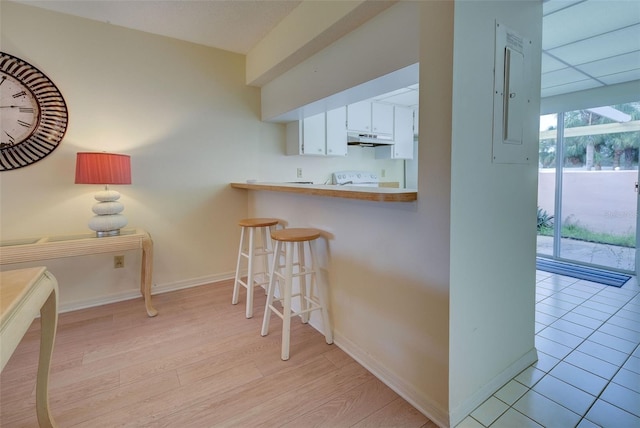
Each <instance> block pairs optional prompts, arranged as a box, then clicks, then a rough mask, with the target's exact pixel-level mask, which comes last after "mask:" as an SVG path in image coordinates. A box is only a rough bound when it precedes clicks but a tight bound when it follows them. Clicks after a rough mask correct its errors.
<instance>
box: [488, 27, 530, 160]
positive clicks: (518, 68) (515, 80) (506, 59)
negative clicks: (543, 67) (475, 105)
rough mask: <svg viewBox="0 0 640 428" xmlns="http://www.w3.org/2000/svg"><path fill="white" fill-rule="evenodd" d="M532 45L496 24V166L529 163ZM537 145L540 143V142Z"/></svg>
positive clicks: (494, 123)
mask: <svg viewBox="0 0 640 428" xmlns="http://www.w3.org/2000/svg"><path fill="white" fill-rule="evenodd" d="M530 45H531V41H529V40H526V39H525V38H523V37H521V36H520V35H519V34H517V33H515V32H514V31H512V30H510V29H508V28H507V27H505V26H504V25H501V24H500V23H496V37H495V65H494V81H493V97H494V101H493V150H492V156H493V162H494V163H522V164H527V163H529V161H530V159H529V157H530V156H529V153H530V148H529V147H527V144H533V142H532V141H530V142H527V141H526V140H525V139H524V135H525V123H526V122H525V121H526V116H527V109H528V105H529V103H530V102H531V100H530V91H531V77H532V76H531V73H530V70H531V55H530V54H529V49H530ZM536 143H537V142H536Z"/></svg>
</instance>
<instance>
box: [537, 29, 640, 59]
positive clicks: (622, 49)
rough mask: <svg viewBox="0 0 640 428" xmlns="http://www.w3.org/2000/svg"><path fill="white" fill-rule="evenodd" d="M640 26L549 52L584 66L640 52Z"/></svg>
mask: <svg viewBox="0 0 640 428" xmlns="http://www.w3.org/2000/svg"><path fill="white" fill-rule="evenodd" d="M639 35H640V24H636V25H632V26H630V27H626V28H623V29H620V30H617V31H613V32H611V33H607V34H604V35H602V36H598V37H594V38H591V39H587V40H583V41H581V42H576V43H572V44H570V45H566V46H563V47H560V48H556V49H550V50H549V51H548V52H549V53H551V54H552V55H554V56H556V57H558V58H560V59H562V60H563V61H566V62H568V63H570V64H584V63H586V62H592V61H597V60H599V59H601V58H607V57H610V56H614V55H621V54H625V53H629V52H633V51H637V50H640V37H639Z"/></svg>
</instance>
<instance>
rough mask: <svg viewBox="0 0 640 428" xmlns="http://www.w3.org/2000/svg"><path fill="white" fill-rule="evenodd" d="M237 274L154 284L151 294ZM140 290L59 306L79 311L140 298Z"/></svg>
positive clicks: (61, 310) (193, 285)
mask: <svg viewBox="0 0 640 428" xmlns="http://www.w3.org/2000/svg"><path fill="white" fill-rule="evenodd" d="M234 276H235V271H234V272H229V273H224V274H219V275H208V276H202V277H199V278H192V279H188V280H184V281H176V282H171V283H166V284H154V285H153V287H152V288H151V295H155V294H162V293H168V292H170V291H177V290H182V289H184V288H191V287H197V286H200V285H205V284H211V283H215V282H220V281H226V280H228V279H233V278H234ZM140 297H141V296H140V291H139V290H138V289H136V290H128V291H124V292H120V293H113V294H109V295H106V296H100V297H96V298H92V299H84V300H76V301H73V302H67V303H63V304H61V305H60V307H59V308H58V312H59V313H64V312H71V311H77V310H80V309H87V308H93V307H95V306H102V305H108V304H110V303H117V302H123V301H125V300H133V299H139V298H140Z"/></svg>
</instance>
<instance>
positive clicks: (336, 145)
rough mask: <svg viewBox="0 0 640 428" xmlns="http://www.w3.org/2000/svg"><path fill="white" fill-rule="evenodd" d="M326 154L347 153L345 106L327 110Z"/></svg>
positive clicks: (343, 154)
mask: <svg viewBox="0 0 640 428" xmlns="http://www.w3.org/2000/svg"><path fill="white" fill-rule="evenodd" d="M326 129H327V139H326V143H327V144H326V154H327V156H346V155H347V108H346V107H340V108H337V109H335V110H330V111H328V112H327V128H326Z"/></svg>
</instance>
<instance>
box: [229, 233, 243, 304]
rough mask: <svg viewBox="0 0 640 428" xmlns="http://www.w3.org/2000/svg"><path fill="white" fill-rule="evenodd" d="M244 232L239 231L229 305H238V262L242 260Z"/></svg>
mask: <svg viewBox="0 0 640 428" xmlns="http://www.w3.org/2000/svg"><path fill="white" fill-rule="evenodd" d="M244 230H245V228H244V227H243V228H241V230H240V245H239V246H238V262H237V263H236V278H235V281H234V282H233V297H232V298H231V304H233V305H237V304H238V296H239V295H240V262H241V260H242V244H243V243H244Z"/></svg>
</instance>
